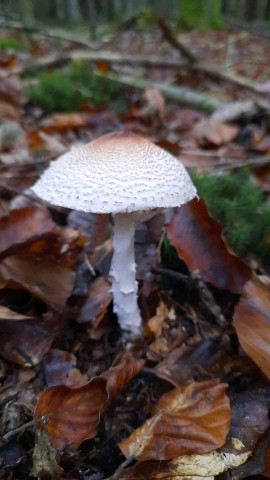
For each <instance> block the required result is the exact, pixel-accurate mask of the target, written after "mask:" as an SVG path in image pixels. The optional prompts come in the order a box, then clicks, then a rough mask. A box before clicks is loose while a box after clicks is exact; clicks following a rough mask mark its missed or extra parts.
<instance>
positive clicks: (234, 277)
mask: <svg viewBox="0 0 270 480" xmlns="http://www.w3.org/2000/svg"><path fill="white" fill-rule="evenodd" d="M167 235H168V238H169V240H170V242H171V244H172V246H173V247H175V249H176V251H177V253H178V255H179V256H180V257H181V258H182V259H183V260H184V262H185V263H186V265H187V266H188V268H189V269H190V270H199V271H200V274H201V276H202V278H203V280H205V281H206V282H209V283H212V284H213V285H215V286H216V287H218V288H223V289H226V290H229V291H231V292H232V293H237V294H239V293H241V292H242V290H243V287H244V285H245V283H246V282H247V281H248V280H249V279H250V276H251V270H250V268H249V267H248V266H247V265H246V264H245V263H244V262H243V261H242V260H240V258H238V257H237V256H236V255H233V254H232V253H230V251H229V250H228V248H227V247H226V244H225V242H224V241H223V239H222V227H221V224H220V223H219V222H217V221H216V220H214V219H213V218H212V217H211V216H210V215H209V213H208V210H207V207H206V205H205V203H204V201H203V200H197V199H194V200H192V201H191V202H188V203H187V204H185V205H182V206H181V207H179V208H175V209H174V210H173V217H172V220H171V221H170V223H169V224H168V225H167Z"/></svg>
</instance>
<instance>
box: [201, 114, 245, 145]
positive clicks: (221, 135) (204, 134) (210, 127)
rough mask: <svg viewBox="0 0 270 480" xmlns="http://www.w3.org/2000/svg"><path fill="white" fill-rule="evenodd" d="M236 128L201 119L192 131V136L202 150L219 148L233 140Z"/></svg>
mask: <svg viewBox="0 0 270 480" xmlns="http://www.w3.org/2000/svg"><path fill="white" fill-rule="evenodd" d="M237 132H238V128H237V127H234V126H230V125H227V124H226V123H223V122H221V121H220V120H217V119H214V118H207V119H203V120H201V121H200V122H198V123H197V124H196V125H195V127H194V129H193V136H194V138H195V139H196V140H197V142H198V144H199V145H200V146H201V147H204V148H216V147H220V146H221V145H223V144H224V143H228V142H230V141H231V140H233V139H234V137H235V136H236V134H237Z"/></svg>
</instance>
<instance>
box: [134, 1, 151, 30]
mask: <svg viewBox="0 0 270 480" xmlns="http://www.w3.org/2000/svg"><path fill="white" fill-rule="evenodd" d="M154 18H155V15H154V11H153V8H152V7H150V5H146V6H145V7H143V8H142V9H141V11H140V13H139V15H138V19H137V25H138V27H139V28H141V29H142V30H148V29H149V28H152V27H153V26H154Z"/></svg>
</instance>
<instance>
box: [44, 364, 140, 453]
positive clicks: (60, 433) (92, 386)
mask: <svg viewBox="0 0 270 480" xmlns="http://www.w3.org/2000/svg"><path fill="white" fill-rule="evenodd" d="M143 364H144V361H143V360H135V359H132V358H131V357H129V356H126V357H124V358H123V359H122V361H121V363H120V364H119V365H117V366H115V367H111V368H110V369H109V370H107V371H106V372H104V374H103V375H101V376H99V377H94V378H92V379H91V380H90V382H88V383H87V384H86V385H84V386H82V387H79V388H69V387H67V386H59V385H58V386H54V387H49V388H47V390H45V391H44V392H43V393H42V394H41V396H40V398H39V400H38V404H37V406H36V411H35V418H36V420H37V422H38V423H39V424H41V425H43V426H44V428H45V429H46V430H47V432H48V434H49V437H50V443H51V445H52V446H53V447H54V448H56V449H57V450H63V448H64V447H66V446H67V445H70V446H71V447H73V448H76V447H78V446H79V445H80V443H81V442H82V441H83V440H86V439H89V438H92V437H94V436H95V435H96V433H97V428H98V424H99V421H100V415H101V413H102V412H103V411H104V410H105V408H106V407H107V406H108V405H109V402H110V401H111V400H112V399H113V398H114V397H115V396H116V395H117V394H118V393H119V392H120V391H121V390H122V389H123V388H124V387H125V386H126V385H127V384H128V383H129V382H130V380H131V379H132V378H133V377H134V376H135V375H137V373H139V371H140V369H141V368H142V366H143Z"/></svg>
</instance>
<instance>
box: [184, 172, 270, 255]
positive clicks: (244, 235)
mask: <svg viewBox="0 0 270 480" xmlns="http://www.w3.org/2000/svg"><path fill="white" fill-rule="evenodd" d="M193 180H194V182H195V184H196V186H197V189H198V193H199V196H200V197H201V198H203V199H204V200H205V202H206V204H207V206H208V208H209V211H210V213H211V214H212V215H213V217H214V218H216V219H217V220H219V221H220V222H221V223H222V225H223V227H224V235H225V238H226V240H227V242H228V244H229V245H230V247H231V248H232V250H233V251H235V253H237V254H238V255H240V256H242V257H245V256H247V255H248V254H249V253H253V254H255V255H257V256H258V257H260V258H261V259H262V260H263V261H266V262H267V263H269V261H270V206H269V204H268V203H267V202H266V201H265V199H264V194H263V192H262V191H261V189H260V188H259V187H258V186H257V185H256V184H254V183H253V182H252V181H251V176H250V172H249V170H248V169H242V170H240V171H239V172H238V173H237V174H235V175H233V174H226V175H224V176H219V177H214V176H209V175H207V174H204V175H197V174H193Z"/></svg>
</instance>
